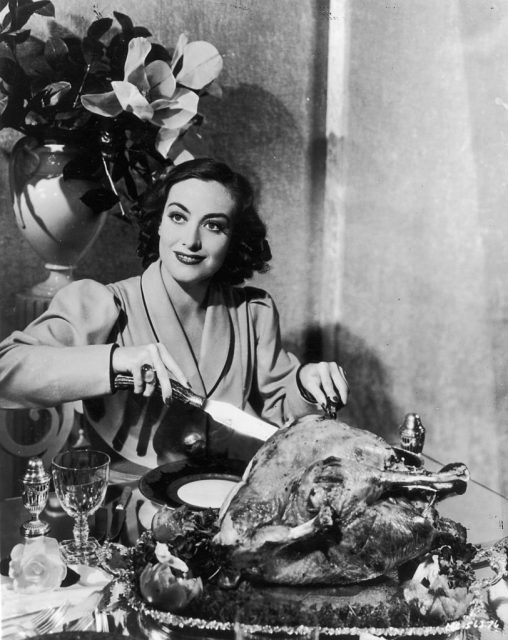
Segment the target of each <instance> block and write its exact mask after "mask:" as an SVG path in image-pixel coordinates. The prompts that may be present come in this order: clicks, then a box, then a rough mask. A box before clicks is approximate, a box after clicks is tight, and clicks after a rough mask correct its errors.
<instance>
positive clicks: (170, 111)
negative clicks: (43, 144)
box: [81, 36, 222, 157]
mask: <svg viewBox="0 0 508 640" xmlns="http://www.w3.org/2000/svg"><path fill="white" fill-rule="evenodd" d="M151 46H152V45H151V44H150V42H149V41H148V40H147V39H146V38H142V37H139V38H133V39H132V40H131V41H130V42H129V49H128V53H127V57H126V60H125V65H124V79H123V80H121V81H119V80H116V81H112V82H111V86H112V89H113V90H112V91H108V92H106V93H98V94H86V95H83V96H82V97H81V102H82V104H83V106H84V107H86V109H88V110H89V111H91V112H92V113H96V114H98V115H100V116H105V117H108V118H114V117H116V116H118V115H119V114H120V113H122V111H126V112H129V113H133V114H134V115H135V116H136V117H138V118H139V119H140V120H144V121H148V122H151V123H152V124H153V125H155V126H157V127H159V131H158V134H157V138H156V141H155V146H156V149H157V151H158V152H159V153H160V154H161V155H163V156H164V157H167V155H168V153H169V150H170V149H171V146H172V145H173V143H174V142H175V140H176V139H177V138H178V136H179V135H180V134H181V132H182V130H185V128H186V127H188V126H190V124H191V121H192V119H193V118H194V116H195V115H196V113H197V108H198V101H199V96H198V95H197V93H196V92H195V91H196V90H198V89H202V88H203V87H204V86H206V85H207V84H209V83H210V82H212V81H213V80H214V79H215V78H216V77H217V75H218V73H219V72H220V70H221V68H222V58H221V56H220V55H219V53H218V52H217V50H216V49H215V47H214V46H213V45H211V44H209V43H207V42H192V43H190V44H187V39H186V37H185V36H180V39H179V43H178V45H177V48H176V50H175V55H174V56H173V60H172V64H171V66H170V65H169V64H168V63H167V62H164V61H163V60H154V61H153V62H150V63H149V64H147V65H145V59H146V57H147V55H148V54H149V52H150V50H151ZM182 56H183V59H182ZM176 65H179V66H180V67H181V68H180V70H179V72H178V74H177V77H176V78H175V76H174V75H173V69H175V68H176ZM177 81H178V82H179V84H181V85H184V86H177Z"/></svg>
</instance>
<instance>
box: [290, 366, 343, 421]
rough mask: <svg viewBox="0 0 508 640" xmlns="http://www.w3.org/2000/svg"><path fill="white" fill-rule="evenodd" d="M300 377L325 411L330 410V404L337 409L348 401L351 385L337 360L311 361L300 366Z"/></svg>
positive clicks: (305, 387)
mask: <svg viewBox="0 0 508 640" xmlns="http://www.w3.org/2000/svg"><path fill="white" fill-rule="evenodd" d="M298 377H299V381H300V384H301V386H302V387H303V388H304V389H305V391H306V392H307V393H308V394H310V395H311V396H312V397H313V398H315V400H316V402H317V403H319V404H320V405H321V407H322V408H323V411H327V412H328V411H329V409H330V405H333V406H334V407H335V411H336V410H337V409H338V408H340V407H341V406H343V405H345V404H346V403H347V398H348V394H349V385H348V383H347V380H346V375H345V373H344V370H343V369H342V367H339V365H338V364H337V363H336V362H309V363H307V364H305V365H303V367H301V368H300V371H299V374H298Z"/></svg>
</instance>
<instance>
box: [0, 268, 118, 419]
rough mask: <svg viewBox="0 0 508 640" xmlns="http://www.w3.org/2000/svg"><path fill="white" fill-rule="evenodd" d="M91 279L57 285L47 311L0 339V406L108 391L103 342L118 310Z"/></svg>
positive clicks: (28, 404)
mask: <svg viewBox="0 0 508 640" xmlns="http://www.w3.org/2000/svg"><path fill="white" fill-rule="evenodd" d="M119 312H120V310H119V306H118V304H117V302H116V300H115V296H114V294H113V292H112V291H111V290H110V289H109V288H108V287H107V286H104V285H102V284H99V283H97V282H94V281H93V280H78V281H77V282H74V283H72V284H70V285H67V286H66V287H64V288H63V289H61V290H60V291H59V292H58V293H57V294H56V295H55V297H54V298H53V299H52V301H51V304H50V306H49V308H48V309H47V311H45V312H44V313H43V314H42V315H41V316H40V317H39V318H37V319H36V320H34V322H32V323H31V324H29V325H28V327H27V328H26V329H25V330H24V331H14V333H12V334H11V335H10V336H9V337H7V338H6V339H5V340H4V341H3V342H2V343H0V406H1V407H2V408H4V409H15V408H31V407H51V406H55V405H58V404H61V403H63V402H72V401H74V400H80V399H85V398H90V397H94V396H100V395H104V394H107V393H110V392H111V386H110V374H109V361H110V354H111V349H112V344H107V342H108V340H109V338H110V335H111V332H112V329H113V327H114V325H115V323H116V321H117V319H118V316H119Z"/></svg>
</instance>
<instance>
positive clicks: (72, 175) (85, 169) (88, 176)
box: [63, 153, 100, 180]
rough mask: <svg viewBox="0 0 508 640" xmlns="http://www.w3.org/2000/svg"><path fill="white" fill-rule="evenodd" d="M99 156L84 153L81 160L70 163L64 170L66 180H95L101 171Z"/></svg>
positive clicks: (77, 159)
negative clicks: (99, 170)
mask: <svg viewBox="0 0 508 640" xmlns="http://www.w3.org/2000/svg"><path fill="white" fill-rule="evenodd" d="M99 166H100V165H99V156H98V155H95V154H92V153H83V154H81V155H80V157H79V158H76V159H75V160H71V161H70V162H68V163H67V164H66V165H65V167H64V169H63V179H64V180H73V179H74V180H93V179H95V176H96V173H97V170H98V169H99Z"/></svg>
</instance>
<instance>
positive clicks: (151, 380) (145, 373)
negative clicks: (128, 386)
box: [141, 364, 157, 384]
mask: <svg viewBox="0 0 508 640" xmlns="http://www.w3.org/2000/svg"><path fill="white" fill-rule="evenodd" d="M141 378H142V379H143V382H144V383H145V384H155V382H156V381H157V374H156V373H155V370H154V368H153V367H152V365H151V364H144V365H143V366H142V367H141Z"/></svg>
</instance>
